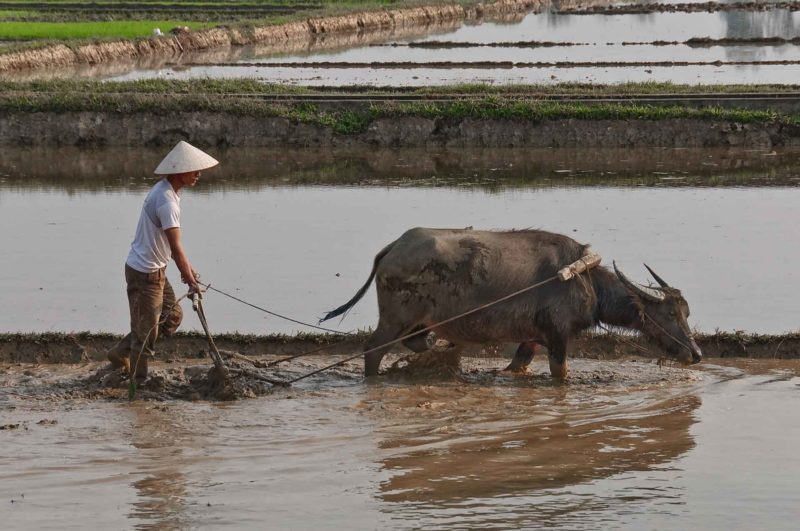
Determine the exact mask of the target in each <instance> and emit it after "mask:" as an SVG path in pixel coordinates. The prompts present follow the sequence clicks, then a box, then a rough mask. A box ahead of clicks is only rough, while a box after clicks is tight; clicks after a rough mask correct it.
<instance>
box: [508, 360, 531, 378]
mask: <svg viewBox="0 0 800 531" xmlns="http://www.w3.org/2000/svg"><path fill="white" fill-rule="evenodd" d="M503 372H507V373H510V374H515V375H521V376H524V375H526V374H530V371H529V370H528V366H527V365H520V364H515V363H513V362H512V363H509V364H508V367H506V368H505V369H503Z"/></svg>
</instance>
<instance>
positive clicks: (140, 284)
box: [108, 141, 219, 382]
mask: <svg viewBox="0 0 800 531" xmlns="http://www.w3.org/2000/svg"><path fill="white" fill-rule="evenodd" d="M217 164H219V162H218V161H217V160H216V159H214V158H212V157H211V156H209V155H208V154H206V153H204V152H202V151H200V150H199V149H197V148H196V147H194V146H192V145H190V144H188V143H186V142H184V141H180V142H178V145H176V146H175V147H174V148H173V149H172V151H170V152H169V153H168V154H167V156H166V157H164V160H162V161H161V164H159V165H158V167H157V168H156V171H155V173H156V175H165V177H164V178H163V179H161V180H160V181H158V182H157V183H156V184H155V186H153V187H152V188H151V189H150V192H149V193H148V194H147V197H145V199H144V206H143V207H142V213H141V215H140V216H139V224H138V225H137V227H136V236H135V237H134V239H133V243H132V244H131V250H130V252H129V253H128V259H127V260H126V261H125V280H126V282H127V283H128V304H129V306H130V312H131V331H130V333H129V334H128V335H127V336H125V337H124V338H123V339H122V341H120V342H119V343H118V344H117V345H116V346H114V348H112V349H111V350H109V351H108V360H109V361H110V362H111V365H112V366H113V367H114V368H123V367H124V368H125V370H126V371H127V372H128V374H130V375H131V378H134V377H135V378H136V379H137V380H139V381H140V382H141V381H144V380H145V379H146V378H147V363H148V359H149V358H151V357H153V355H154V354H155V352H154V351H153V347H154V344H155V341H156V338H157V337H158V334H159V332H161V333H162V334H164V335H166V336H169V335H171V334H173V333H174V332H175V330H176V329H177V328H178V326H179V325H180V324H181V319H182V318H183V312H182V311H181V307H180V306H179V305H178V304H176V302H175V292H174V291H173V290H172V286H170V283H169V280H167V274H166V270H167V263H168V262H169V259H170V256H171V257H172V258H173V259H174V260H175V264H176V265H177V266H178V270H179V271H180V272H181V280H182V281H183V282H184V283H185V284H188V285H189V290H190V291H198V285H197V282H198V279H199V275H198V274H197V273H196V272H195V270H194V269H193V268H192V265H191V263H190V262H189V259H188V258H187V256H186V253H185V252H184V250H183V245H182V244H181V206H180V201H181V197H180V191H181V189H182V188H183V187H184V186H194V185H195V183H197V179H198V178H199V177H200V171H201V170H205V169H208V168H212V167H214V166H216V165H217ZM140 353H141V355H140Z"/></svg>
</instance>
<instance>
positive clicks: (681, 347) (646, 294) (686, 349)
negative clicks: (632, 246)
mask: <svg viewBox="0 0 800 531" xmlns="http://www.w3.org/2000/svg"><path fill="white" fill-rule="evenodd" d="M644 266H645V267H646V268H647V270H648V271H649V272H650V274H651V275H653V278H654V279H655V280H656V282H658V284H659V285H658V286H642V285H640V284H636V283H634V282H632V281H631V280H630V279H629V278H628V277H626V276H625V274H624V273H622V271H620V270H619V269H617V264H616V263H615V264H614V272H615V273H616V274H617V277H618V278H619V279H620V281H621V282H622V284H623V285H624V286H625V288H626V289H627V290H628V291H629V292H630V293H631V295H633V301H634V303H635V304H636V306H637V308H638V309H639V316H640V320H641V331H642V333H643V334H645V335H646V336H647V337H649V338H650V339H652V340H653V341H655V342H656V343H658V345H659V346H661V347H662V348H663V349H664V350H665V351H666V353H667V355H668V356H670V357H672V358H674V359H676V360H678V361H679V362H681V363H684V364H686V365H689V364H692V363H699V362H700V360H702V359H703V353H702V352H701V351H700V347H698V346H697V343H695V341H694V338H693V337H692V332H691V330H689V323H688V322H687V321H686V319H687V318H688V317H689V304H688V303H687V302H686V299H684V298H683V295H681V292H680V290H678V289H675V288H673V287H671V286H670V285H669V284H667V283H666V282H664V280H663V279H662V278H661V277H659V276H658V275H657V274H656V273H655V271H653V270H652V269H650V267H649V266H648V265H647V264H645V265H644Z"/></svg>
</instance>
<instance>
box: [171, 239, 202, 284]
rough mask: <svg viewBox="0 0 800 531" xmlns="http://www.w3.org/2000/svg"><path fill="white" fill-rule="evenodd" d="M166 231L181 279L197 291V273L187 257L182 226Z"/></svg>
mask: <svg viewBox="0 0 800 531" xmlns="http://www.w3.org/2000/svg"><path fill="white" fill-rule="evenodd" d="M164 232H166V233H167V241H168V242H169V248H170V250H171V251H172V259H173V260H175V265H177V266H178V271H180V272H181V280H183V282H184V283H185V284H188V285H189V288H191V289H192V290H195V291H197V288H198V286H197V278H196V273H195V272H194V269H192V264H191V263H189V258H187V257H186V253H185V252H184V250H183V244H182V243H181V229H180V227H174V228H171V229H167V230H166V231H164Z"/></svg>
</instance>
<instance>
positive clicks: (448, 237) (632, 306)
mask: <svg viewBox="0 0 800 531" xmlns="http://www.w3.org/2000/svg"><path fill="white" fill-rule="evenodd" d="M588 247H589V246H588V245H584V244H581V243H578V242H576V241H575V240H573V239H572V238H569V237H567V236H563V235H560V234H553V233H550V232H544V231H539V230H520V231H509V232H495V231H478V230H470V229H464V230H457V229H429V228H415V229H411V230H409V231H407V232H406V233H405V234H403V235H402V236H401V237H400V238H399V239H398V240H396V241H394V242H392V243H390V244H389V245H387V246H386V247H384V248H383V249H382V250H381V251H380V252H379V253H378V255H377V256H376V257H375V262H374V266H373V268H372V272H371V274H370V276H369V279H368V280H367V282H366V283H365V284H364V285H363V286H362V287H361V289H359V290H358V292H357V293H356V294H355V296H353V298H352V299H350V300H349V301H348V302H347V303H345V304H344V305H342V306H340V307H339V308H336V309H335V310H332V311H330V312H328V313H327V314H326V315H325V317H324V318H323V319H322V320H323V321H324V320H327V319H330V318H332V317H336V316H337V315H341V314H343V313H345V312H346V311H348V310H349V309H350V308H352V307H353V306H354V305H355V304H356V303H357V302H358V301H359V300H360V299H361V298H362V297H363V296H364V293H365V292H366V291H367V289H368V288H369V286H370V284H371V283H372V280H373V278H377V281H376V285H377V290H378V311H379V312H380V318H379V321H378V327H377V328H376V330H375V332H373V334H372V335H371V336H370V338H369V339H368V340H367V342H366V344H365V345H364V350H365V356H364V368H365V372H366V375H367V376H374V375H376V374H378V369H379V367H380V363H381V359H382V358H383V356H384V355H385V354H386V352H387V351H388V350H389V348H390V346H386V347H383V348H376V347H380V346H381V345H385V344H386V343H389V342H391V341H393V340H396V339H398V338H401V337H403V336H406V335H408V334H412V333H414V332H415V331H422V330H423V329H424V328H426V327H429V326H432V325H435V324H437V323H440V322H442V321H444V320H446V319H449V318H451V317H453V316H456V315H459V314H461V313H463V312H467V311H469V310H472V309H474V308H476V307H478V306H480V305H483V304H486V303H489V302H492V301H495V300H497V299H499V298H501V297H504V296H506V295H508V294H510V293H512V292H514V291H517V290H520V289H522V288H525V287H528V286H531V285H533V284H535V283H538V282H541V281H543V280H546V279H548V278H550V277H553V276H554V275H556V274H557V272H558V270H559V269H561V268H563V267H565V266H567V265H569V264H571V263H573V262H575V261H576V260H578V259H580V258H581V257H582V256H584V255H585V254H586V253H587V250H588ZM645 267H647V266H646V265H645ZM647 269H648V270H649V271H650V273H651V274H652V275H653V277H654V278H655V280H656V281H657V282H658V284H659V287H655V286H642V285H638V284H635V283H633V282H632V281H631V280H629V279H628V277H626V276H625V275H624V274H623V273H622V272H621V271H619V270H618V269H617V267H616V264H614V271H613V272H612V271H611V270H609V269H607V268H605V267H597V268H595V269H591V270H589V271H588V272H586V273H584V274H583V275H581V277H580V278H576V279H572V280H569V281H566V282H561V281H559V280H554V281H551V282H548V283H546V284H544V285H542V286H541V287H539V288H536V289H533V290H530V291H526V292H524V293H522V294H520V295H517V296H515V297H513V298H511V299H508V300H506V301H504V302H501V303H498V304H496V305H493V306H490V307H488V308H486V309H483V310H481V311H479V312H476V313H472V314H470V315H467V316H465V317H462V318H459V319H457V320H454V321H452V322H449V323H447V324H444V325H441V326H437V327H436V328H434V329H433V330H434V332H435V333H436V336H437V337H438V338H440V339H446V340H448V341H450V342H451V343H452V344H453V345H455V346H456V347H458V346H463V345H466V344H485V343H500V342H504V343H519V348H518V349H517V351H516V354H515V355H514V359H513V360H512V362H511V364H510V365H509V366H508V367H507V369H509V370H524V369H525V367H527V365H528V364H529V363H530V362H531V360H532V359H533V356H534V354H535V352H536V349H537V347H538V346H540V345H541V346H546V347H547V349H548V354H549V360H550V372H551V374H552V375H553V376H554V377H556V378H562V379H563V378H565V377H566V376H567V360H566V355H567V345H568V343H569V341H570V339H571V338H573V337H574V336H575V335H577V334H578V333H579V332H581V331H582V330H586V329H587V328H590V327H593V326H595V325H597V324H598V323H600V322H602V323H606V324H609V325H614V326H618V327H625V328H630V329H634V330H639V331H640V332H642V334H644V335H645V336H646V337H648V338H650V339H651V340H653V341H654V342H655V343H657V344H658V345H659V346H660V347H662V348H663V350H665V351H666V353H667V355H668V356H669V357H672V358H674V359H677V360H678V361H680V362H682V363H685V364H689V363H697V362H699V361H700V360H701V359H702V353H701V351H700V348H699V347H698V346H697V344H696V343H695V341H694V339H693V338H692V334H691V331H690V330H689V325H688V323H687V322H686V318H687V317H688V316H689V305H688V304H687V303H686V300H685V299H684V298H683V296H682V295H681V292H680V291H679V290H677V289H675V288H673V287H670V286H669V285H668V284H667V283H666V282H664V281H663V280H662V279H661V278H660V277H659V276H658V275H656V274H655V272H653V271H652V270H651V269H650V268H649V267H647ZM403 344H404V345H405V346H406V347H408V348H410V349H411V350H413V351H415V352H422V351H424V350H427V349H428V343H427V341H426V340H425V334H419V335H417V336H414V337H411V338H407V339H405V340H404V341H403ZM367 351H368V352H367Z"/></svg>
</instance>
